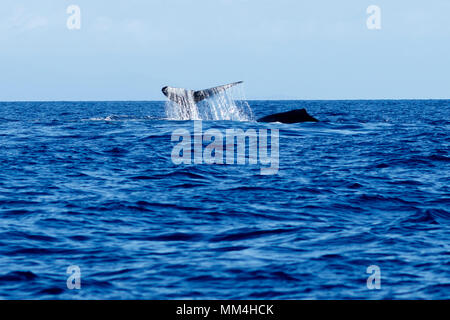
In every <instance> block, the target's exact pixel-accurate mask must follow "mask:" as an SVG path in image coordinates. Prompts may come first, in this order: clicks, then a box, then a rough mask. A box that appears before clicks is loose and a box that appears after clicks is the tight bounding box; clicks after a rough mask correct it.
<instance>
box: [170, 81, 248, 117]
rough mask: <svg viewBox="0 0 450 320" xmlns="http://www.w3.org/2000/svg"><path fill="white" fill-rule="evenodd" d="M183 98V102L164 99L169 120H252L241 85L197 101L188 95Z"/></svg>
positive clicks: (178, 93)
mask: <svg viewBox="0 0 450 320" xmlns="http://www.w3.org/2000/svg"><path fill="white" fill-rule="evenodd" d="M181 90H182V89H180V92H176V94H177V95H178V96H180V95H181V94H182V93H183V91H181ZM184 98H185V99H183V103H176V102H174V101H172V100H169V99H168V100H167V101H166V104H165V111H166V116H167V118H168V119H169V120H231V121H253V120H254V116H253V112H252V109H251V108H250V105H249V104H248V102H247V101H246V99H245V95H244V90H243V88H242V86H235V87H233V88H229V89H227V90H225V91H222V92H220V93H218V94H216V95H214V96H212V97H209V98H207V99H205V100H202V101H200V102H197V103H195V101H194V99H193V98H192V96H190V95H186V96H185V97H184Z"/></svg>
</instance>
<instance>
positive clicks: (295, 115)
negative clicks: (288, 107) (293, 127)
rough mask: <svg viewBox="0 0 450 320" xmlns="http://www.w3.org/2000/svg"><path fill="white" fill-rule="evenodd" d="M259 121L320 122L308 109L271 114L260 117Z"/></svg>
mask: <svg viewBox="0 0 450 320" xmlns="http://www.w3.org/2000/svg"><path fill="white" fill-rule="evenodd" d="M258 122H281V123H299V122H319V120H317V119H316V118H314V117H312V116H311V115H309V114H308V112H306V109H297V110H292V111H288V112H282V113H276V114H272V115H270V116H266V117H263V118H261V119H258Z"/></svg>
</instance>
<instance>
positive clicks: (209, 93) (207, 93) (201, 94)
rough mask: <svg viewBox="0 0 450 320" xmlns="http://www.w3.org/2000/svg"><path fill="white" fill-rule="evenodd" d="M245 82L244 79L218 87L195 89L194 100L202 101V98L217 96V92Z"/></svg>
mask: <svg viewBox="0 0 450 320" xmlns="http://www.w3.org/2000/svg"><path fill="white" fill-rule="evenodd" d="M241 83H243V81H238V82H234V83H230V84H226V85H224V86H218V87H214V88H211V89H206V90H199V91H195V92H194V101H195V102H196V103H197V102H200V101H202V100H205V99H208V98H210V97H213V96H215V95H216V94H219V93H221V92H223V91H225V90H227V89H229V88H231V87H234V86H236V85H238V84H241Z"/></svg>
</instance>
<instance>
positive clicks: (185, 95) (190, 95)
mask: <svg viewBox="0 0 450 320" xmlns="http://www.w3.org/2000/svg"><path fill="white" fill-rule="evenodd" d="M241 83H243V81H238V82H233V83H230V84H226V85H223V86H218V87H214V88H210V89H205V90H199V91H194V90H186V89H182V88H172V87H164V88H162V92H163V93H164V95H165V96H166V97H167V98H168V99H169V100H171V101H173V102H175V103H177V104H179V105H180V106H189V105H192V104H193V103H194V104H195V103H198V102H200V101H202V100H205V99H208V98H210V97H213V96H215V95H217V94H219V93H221V92H224V91H225V90H227V89H229V88H231V87H234V86H236V85H238V84H241Z"/></svg>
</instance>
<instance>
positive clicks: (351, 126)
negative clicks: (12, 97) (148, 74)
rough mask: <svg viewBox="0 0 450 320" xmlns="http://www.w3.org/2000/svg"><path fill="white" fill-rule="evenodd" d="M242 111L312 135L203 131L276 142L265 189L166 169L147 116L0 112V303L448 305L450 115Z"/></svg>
mask: <svg viewBox="0 0 450 320" xmlns="http://www.w3.org/2000/svg"><path fill="white" fill-rule="evenodd" d="M249 104H250V106H251V108H252V110H253V112H254V114H255V117H256V118H258V117H262V116H265V115H269V114H272V113H275V112H281V111H289V110H292V109H297V108H306V109H307V110H308V112H309V113H310V114H311V115H313V116H314V117H316V118H318V119H319V120H321V122H319V123H302V124H291V125H287V124H279V123H275V124H273V123H272V124H261V123H257V122H252V121H250V122H238V121H204V122H203V130H207V129H210V128H214V129H218V130H220V131H222V132H224V131H225V130H226V129H233V128H234V129H237V128H241V129H244V130H247V129H250V128H253V129H264V128H265V129H279V133H280V140H279V148H280V151H279V161H280V168H279V172H278V174H276V175H261V174H260V168H261V165H250V164H247V165H237V164H236V165H206V164H198V165H194V164H192V165H175V164H174V163H173V162H172V161H171V152H172V149H173V147H174V146H175V145H176V143H175V142H172V141H171V135H172V133H173V131H174V130H176V129H180V128H181V129H182V128H184V129H187V130H189V131H190V132H193V122H192V121H169V120H165V119H164V118H165V115H164V102H17V103H9V102H3V103H0V219H1V223H0V298H1V299H449V298H450V187H449V185H450V162H449V161H450V154H449V146H450V135H449V132H450V131H449V130H450V101H449V100H423V101H413V100H407V101H249ZM69 266H78V267H79V268H80V270H81V276H80V279H81V282H80V284H81V288H80V289H79V290H77V289H74V290H71V289H69V288H68V286H67V280H68V278H69V276H71V275H70V274H68V273H67V268H68V267H69ZM369 266H377V267H378V268H379V270H380V272H381V276H380V278H379V279H380V289H373V290H370V289H369V288H368V285H367V281H368V278H369V277H370V276H371V275H372V274H371V273H367V269H368V267H369ZM69 280H70V279H69ZM72 280H73V278H72ZM369 280H370V279H369ZM69 282H70V281H69ZM369 282H370V281H369ZM70 283H74V282H70ZM370 283H372V282H370ZM369 287H370V286H369Z"/></svg>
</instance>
